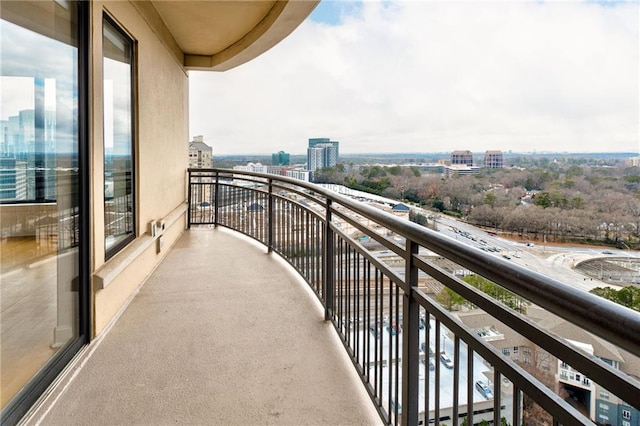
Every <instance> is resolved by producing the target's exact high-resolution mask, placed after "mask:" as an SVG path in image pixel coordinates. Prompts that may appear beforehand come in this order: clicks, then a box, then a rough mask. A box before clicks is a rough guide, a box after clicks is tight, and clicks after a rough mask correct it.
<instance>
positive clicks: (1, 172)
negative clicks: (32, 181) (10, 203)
mask: <svg viewBox="0 0 640 426" xmlns="http://www.w3.org/2000/svg"><path fill="white" fill-rule="evenodd" d="M26 199H27V162H26V161H18V160H16V159H15V158H0V200H2V201H7V200H26Z"/></svg>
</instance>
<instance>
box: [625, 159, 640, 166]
mask: <svg viewBox="0 0 640 426" xmlns="http://www.w3.org/2000/svg"><path fill="white" fill-rule="evenodd" d="M625 165H626V166H628V167H640V157H631V158H627V159H626V160H625Z"/></svg>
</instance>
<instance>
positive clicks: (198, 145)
mask: <svg viewBox="0 0 640 426" xmlns="http://www.w3.org/2000/svg"><path fill="white" fill-rule="evenodd" d="M189 167H198V168H201V169H207V168H211V167H213V148H211V147H210V146H209V145H207V144H206V143H204V137H203V136H202V135H198V136H194V137H193V141H191V142H189Z"/></svg>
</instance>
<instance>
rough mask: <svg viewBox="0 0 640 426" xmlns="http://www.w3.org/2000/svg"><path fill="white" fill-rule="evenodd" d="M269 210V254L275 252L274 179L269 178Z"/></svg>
mask: <svg viewBox="0 0 640 426" xmlns="http://www.w3.org/2000/svg"><path fill="white" fill-rule="evenodd" d="M267 203H268V204H267V210H268V214H269V217H268V218H267V221H268V222H269V223H268V224H267V233H268V235H267V249H268V250H269V253H271V251H272V250H273V179H271V178H269V198H268V199H267Z"/></svg>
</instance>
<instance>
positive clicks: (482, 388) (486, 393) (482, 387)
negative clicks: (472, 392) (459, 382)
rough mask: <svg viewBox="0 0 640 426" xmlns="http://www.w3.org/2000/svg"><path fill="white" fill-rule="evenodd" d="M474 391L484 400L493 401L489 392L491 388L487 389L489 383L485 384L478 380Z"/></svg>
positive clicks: (491, 393)
mask: <svg viewBox="0 0 640 426" xmlns="http://www.w3.org/2000/svg"><path fill="white" fill-rule="evenodd" d="M476 389H477V390H478V392H480V394H481V395H482V396H484V397H485V398H487V399H493V392H492V391H491V388H490V387H489V383H485V382H483V381H482V380H478V381H477V382H476Z"/></svg>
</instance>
